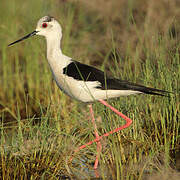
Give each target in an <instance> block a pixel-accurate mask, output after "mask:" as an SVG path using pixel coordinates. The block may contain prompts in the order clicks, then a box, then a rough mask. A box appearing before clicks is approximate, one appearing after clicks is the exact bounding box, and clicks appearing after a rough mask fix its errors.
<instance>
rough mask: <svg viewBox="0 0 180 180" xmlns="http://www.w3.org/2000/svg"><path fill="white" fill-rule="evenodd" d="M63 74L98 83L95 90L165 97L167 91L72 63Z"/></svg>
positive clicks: (78, 63)
mask: <svg viewBox="0 0 180 180" xmlns="http://www.w3.org/2000/svg"><path fill="white" fill-rule="evenodd" d="M63 74H66V75H67V76H69V77H72V78H74V79H76V80H80V81H98V82H100V84H101V85H100V86H97V87H96V88H98V89H102V90H133V91H140V92H142V93H145V94H153V95H160V96H165V95H166V94H167V93H169V92H168V91H164V90H160V89H155V88H150V87H146V86H142V85H139V84H136V83H131V82H128V81H124V80H120V79H116V78H113V77H110V76H106V75H105V73H104V72H103V71H101V70H99V69H96V68H95V67H92V66H89V65H86V64H82V63H80V62H77V61H72V62H71V63H70V64H68V66H66V67H65V68H64V69H63Z"/></svg>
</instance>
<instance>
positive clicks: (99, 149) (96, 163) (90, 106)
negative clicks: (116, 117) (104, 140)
mask: <svg viewBox="0 0 180 180" xmlns="http://www.w3.org/2000/svg"><path fill="white" fill-rule="evenodd" d="M89 111H90V114H91V119H92V124H93V126H94V134H95V136H96V139H99V134H98V131H97V126H96V123H95V118H94V112H93V108H92V104H90V105H89ZM101 149H102V145H101V142H100V141H97V156H96V160H95V163H94V169H97V167H98V158H99V155H100V152H101Z"/></svg>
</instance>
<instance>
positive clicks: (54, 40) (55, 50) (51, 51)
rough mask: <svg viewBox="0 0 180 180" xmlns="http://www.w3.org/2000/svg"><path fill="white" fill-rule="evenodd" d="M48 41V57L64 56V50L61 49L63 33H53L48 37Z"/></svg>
mask: <svg viewBox="0 0 180 180" xmlns="http://www.w3.org/2000/svg"><path fill="white" fill-rule="evenodd" d="M46 41H47V58H48V60H50V59H51V58H53V57H54V58H55V56H57V55H58V56H62V55H63V54H62V51H61V49H60V45H61V34H59V35H53V36H48V37H46Z"/></svg>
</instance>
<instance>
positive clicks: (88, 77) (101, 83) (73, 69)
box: [8, 15, 169, 170]
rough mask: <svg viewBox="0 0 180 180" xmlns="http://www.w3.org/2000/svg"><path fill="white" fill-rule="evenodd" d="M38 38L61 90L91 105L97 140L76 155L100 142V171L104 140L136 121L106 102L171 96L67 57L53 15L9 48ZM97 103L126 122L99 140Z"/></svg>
mask: <svg viewBox="0 0 180 180" xmlns="http://www.w3.org/2000/svg"><path fill="white" fill-rule="evenodd" d="M35 35H39V36H44V37H45V39H46V43H47V60H48V63H49V65H50V69H51V71H52V74H53V77H54V80H55V81H56V84H57V86H58V87H59V89H61V90H62V91H63V92H64V93H65V94H67V95H68V96H70V97H72V98H74V99H76V100H78V101H81V102H83V103H87V104H88V106H89V110H90V115H91V120H92V124H93V127H94V134H95V137H96V138H95V139H94V140H93V141H90V142H88V143H87V144H85V145H82V146H80V147H79V148H77V149H76V150H75V152H77V151H79V150H81V149H83V148H85V147H87V146H88V145H90V144H92V143H94V142H96V143H97V155H96V159H95V163H94V169H95V170H96V169H97V167H98V159H99V154H100V152H101V149H102V145H101V142H100V140H101V139H102V138H103V137H106V136H109V135H110V134H113V133H115V132H118V131H119V130H122V129H125V128H127V127H129V126H130V125H131V124H132V120H131V119H130V118H128V117H127V116H125V115H124V114H122V113H121V112H119V111H118V110H117V109H116V108H114V107H112V106H111V105H110V104H108V103H107V102H106V100H108V99H112V98H118V97H121V96H128V95H133V94H150V95H159V96H166V95H167V94H168V93H169V92H168V91H164V90H160V89H156V88H150V87H146V86H143V85H139V84H136V83H132V82H129V81H126V80H121V79H118V78H114V77H112V76H108V75H106V73H105V72H103V71H101V70H99V69H97V68H95V67H93V66H90V65H87V64H83V63H81V62H79V61H76V60H74V59H73V58H71V57H68V56H66V55H64V54H63V52H62V50H61V39H62V27H61V25H60V23H59V22H58V21H57V20H56V19H55V18H54V17H52V16H49V15H47V16H44V17H42V18H41V19H39V21H38V22H37V26H36V29H35V30H34V31H33V32H31V33H30V34H28V35H26V36H24V37H22V38H20V39H19V40H16V41H14V42H12V43H10V44H9V45H8V46H12V45H13V44H15V43H18V42H20V41H23V40H25V39H27V38H30V37H32V36H35ZM96 101H99V102H100V103H102V104H103V105H105V106H107V107H108V108H110V109H111V110H112V111H113V112H115V113H116V114H117V115H118V116H121V117H122V118H123V119H125V121H126V124H124V125H123V126H121V127H119V128H116V129H114V130H112V131H110V132H108V133H105V134H103V135H102V136H99V134H98V130H97V126H96V123H95V118H94V112H93V107H92V103H93V102H96Z"/></svg>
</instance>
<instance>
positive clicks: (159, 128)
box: [0, 0, 180, 180]
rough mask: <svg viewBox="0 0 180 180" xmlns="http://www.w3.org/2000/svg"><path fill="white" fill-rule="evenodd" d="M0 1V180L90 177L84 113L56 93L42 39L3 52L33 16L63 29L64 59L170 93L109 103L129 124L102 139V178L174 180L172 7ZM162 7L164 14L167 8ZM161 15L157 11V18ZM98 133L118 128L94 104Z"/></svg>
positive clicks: (179, 70)
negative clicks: (50, 19) (54, 20)
mask: <svg viewBox="0 0 180 180" xmlns="http://www.w3.org/2000/svg"><path fill="white" fill-rule="evenodd" d="M160 2H161V3H155V2H154V1H153V0H151V1H149V3H148V2H146V3H144V1H143V0H139V1H132V0H131V1H130V0H129V1H127V2H126V3H124V1H118V0H117V1H116V0H114V1H112V2H111V3H109V4H108V3H107V2H106V1H104V0H99V1H98V6H97V4H96V3H95V2H90V1H87V2H84V1H81V0H79V1H57V0H56V1H51V0H49V1H42V0H40V1H35V0H32V1H31V2H24V1H22V0H16V1H15V0H14V1H3V2H2V3H1V6H0V17H1V25H0V32H1V33H0V41H1V46H0V76H1V78H0V118H1V124H0V129H1V136H0V159H1V163H0V178H1V179H17V178H18V179H59V178H60V179H63V178H64V177H63V176H69V177H72V178H75V179H82V178H84V179H90V178H92V177H93V176H94V172H93V162H94V160H95V155H96V144H93V145H91V146H89V147H88V148H85V149H83V150H81V151H79V152H78V153H76V154H75V155H74V159H73V162H72V163H71V162H70V161H69V158H70V157H71V155H72V154H73V151H74V149H76V148H77V147H79V146H80V145H82V144H85V143H86V142H88V141H90V140H92V139H94V135H93V127H92V125H91V122H90V121H89V115H88V108H87V107H86V105H85V104H83V103H79V102H77V101H75V100H72V99H70V98H69V97H67V96H66V95H64V94H63V93H62V92H61V91H60V90H59V89H58V87H57V86H56V84H55V82H54V81H53V79H52V75H51V72H50V69H49V66H48V63H47V60H46V44H45V40H44V39H43V38H39V37H33V38H31V39H29V40H26V41H24V42H22V43H19V44H17V45H14V46H12V47H7V45H8V44H9V43H10V42H12V41H14V40H16V39H18V38H19V37H22V36H24V35H25V34H28V33H30V32H32V31H33V30H34V28H35V26H36V22H37V20H38V19H39V18H41V17H42V16H44V15H46V14H51V15H53V16H55V17H56V18H57V19H58V20H59V21H60V22H61V24H62V26H63V42H62V49H63V52H64V53H65V54H67V55H68V56H71V57H74V59H78V60H79V61H81V62H83V63H88V64H91V65H94V66H96V67H98V68H99V69H102V70H105V71H106V72H107V73H110V74H112V75H114V76H115V77H118V78H122V79H128V80H130V81H132V82H138V83H141V84H144V85H147V86H150V87H155V88H159V89H163V90H167V91H171V92H174V94H172V95H171V96H170V97H169V98H167V97H158V96H148V95H140V96H130V97H122V98H119V99H117V100H111V101H109V103H110V104H112V105H113V106H115V107H116V108H117V109H119V110H120V111H121V112H122V113H124V114H126V115H127V116H128V117H130V118H132V119H133V124H132V126H131V127H129V128H128V129H125V130H123V131H121V132H119V133H117V134H114V135H111V136H109V137H108V138H106V139H103V140H102V144H103V150H102V153H101V157H100V160H99V161H100V166H99V167H100V170H99V171H100V177H102V179H110V178H111V179H118V180H124V179H152V178H153V179H159V178H161V179H167V178H171V179H178V176H179V172H178V170H179V168H180V167H179V164H178V162H179V158H178V155H179V149H180V146H179V144H180V140H179V139H180V137H179V125H180V124H179V121H178V119H179V90H180V89H179V84H180V81H179V79H180V77H179V75H180V59H179V47H180V44H179V40H180V39H179V36H178V34H179V33H180V24H179V22H178V21H177V18H178V16H179V15H178V12H179V10H180V5H179V4H178V1H177V2H176V4H175V2H169V4H168V3H167V2H165V1H163V0H160ZM167 7H168V8H167ZM159 9H161V11H160V10H159ZM94 110H95V116H96V118H97V125H98V130H99V134H101V135H102V134H103V133H105V132H108V131H110V130H111V129H113V128H115V127H118V126H120V125H122V124H123V123H124V121H123V120H122V119H121V118H119V117H117V116H116V115H115V114H113V113H112V112H111V111H109V110H108V109H107V108H105V107H104V106H103V105H101V104H99V103H95V104H94Z"/></svg>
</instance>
